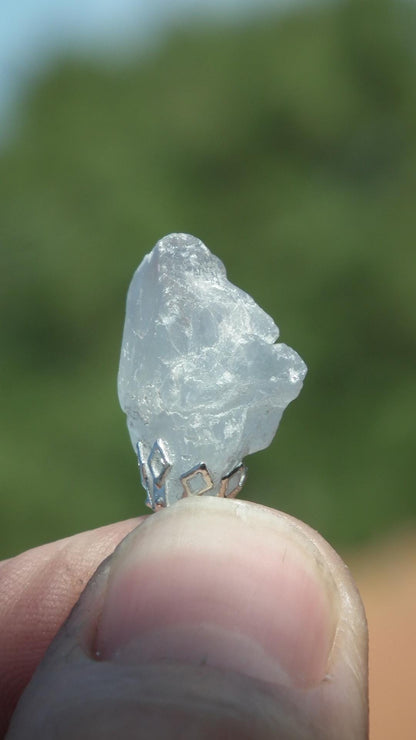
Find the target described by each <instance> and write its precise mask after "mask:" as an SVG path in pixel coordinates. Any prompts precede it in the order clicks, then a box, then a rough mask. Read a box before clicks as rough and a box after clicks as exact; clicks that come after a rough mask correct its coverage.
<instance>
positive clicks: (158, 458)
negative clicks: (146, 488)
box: [147, 439, 172, 488]
mask: <svg viewBox="0 0 416 740" xmlns="http://www.w3.org/2000/svg"><path fill="white" fill-rule="evenodd" d="M147 462H148V465H149V468H150V472H151V474H152V478H153V483H154V484H155V486H157V488H162V487H163V483H164V480H165V478H166V476H167V474H168V472H169V470H170V469H171V467H172V465H171V463H170V462H169V458H168V453H167V450H166V447H165V443H164V442H163V440H162V439H157V440H156V442H155V443H154V445H153V447H152V450H151V452H150V455H149V457H148V460H147Z"/></svg>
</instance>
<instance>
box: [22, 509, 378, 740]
mask: <svg viewBox="0 0 416 740" xmlns="http://www.w3.org/2000/svg"><path fill="white" fill-rule="evenodd" d="M366 661H367V633H366V622H365V616H364V613H363V609H362V605H361V602H360V599H359V596H358V593H357V591H356V589H355V587H354V585H353V583H352V580H351V577H350V575H349V573H348V570H347V569H346V567H345V566H344V564H343V563H342V562H341V561H340V559H339V558H338V556H337V555H336V554H335V553H334V551H333V550H332V549H331V548H330V546H329V545H328V544H327V543H325V542H324V540H323V539H322V538H321V537H320V536H319V535H318V534H317V533H316V532H314V531H312V530H311V529H310V528H308V527H307V526H306V525H303V524H301V523H300V522H297V521H296V520H294V519H292V518H291V517H288V516H286V515H284V514H281V513H278V512H275V511H273V510H270V509H266V508H265V507H261V506H256V505H254V504H248V503H246V502H243V501H229V500H221V499H215V498H208V497H206V498H194V499H185V500H183V501H182V502H180V503H179V504H177V505H175V506H174V507H172V508H170V509H165V510H162V511H160V512H158V513H157V514H155V515H154V516H152V517H150V518H148V519H146V520H145V521H143V522H142V523H141V524H140V525H139V527H138V528H137V529H136V530H134V531H133V532H132V533H131V534H130V535H129V536H128V537H127V538H126V539H125V540H124V541H123V542H122V543H121V545H120V546H119V548H118V549H117V550H116V552H115V554H114V555H113V556H112V557H111V558H110V559H108V560H107V561H106V563H105V564H103V565H102V566H101V568H100V569H99V570H98V572H97V573H96V574H95V576H94V577H93V579H92V580H91V582H90V584H89V586H88V588H87V589H86V591H85V592H84V594H83V595H82V597H81V599H80V601H79V603H78V605H77V607H76V609H75V610H74V611H73V613H72V615H71V616H70V618H69V620H68V621H67V623H66V624H65V626H64V628H63V629H62V630H61V631H60V633H59V635H58V636H57V638H56V640H55V641H54V643H53V644H52V645H51V648H50V649H49V650H48V652H47V655H46V657H45V660H44V661H43V663H42V664H41V666H40V667H39V669H38V671H37V672H36V674H35V676H34V678H33V680H32V682H31V684H30V685H29V686H28V688H27V690H26V692H25V693H24V695H23V697H22V700H21V702H20V703H19V706H18V708H17V711H16V713H15V716H14V718H13V720H12V724H11V728H10V732H9V735H8V738H10V740H13V739H14V738H19V739H21V738H41V737H48V738H52V739H53V738H55V737H58V736H59V738H63V739H64V740H69V739H72V738H88V737H91V736H92V734H91V733H93V735H94V736H97V737H98V736H99V737H101V738H110V737H111V738H112V737H122V738H123V739H129V738H133V737H134V738H135V737H137V736H138V735H139V736H140V737H155V738H159V737H160V738H176V737H190V738H191V737H192V738H205V737H206V738H208V737H210V738H212V737H215V738H222V737H224V738H225V737H226V738H234V737H235V738H253V737H256V738H260V739H261V738H286V739H288V740H289V739H291V738H293V739H294V738H296V739H297V740H299V739H300V738H304V739H305V740H306V739H308V740H310V739H311V738H320V740H325V739H328V740H329V738H337V740H347V739H349V738H351V739H352V738H354V740H362V739H363V738H365V737H366V736H367V668H366V666H367V662H366Z"/></svg>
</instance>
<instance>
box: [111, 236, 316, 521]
mask: <svg viewBox="0 0 416 740" xmlns="http://www.w3.org/2000/svg"><path fill="white" fill-rule="evenodd" d="M278 336H279V329H278V327H277V326H276V324H275V323H274V321H273V319H272V318H271V317H270V316H269V315H268V314H266V313H265V312H264V311H263V310H262V309H261V308H260V307H259V306H258V305H257V304H256V303H255V302H254V300H253V299H252V298H251V297H250V296H249V295H248V294H247V293H245V292H244V291H243V290H240V288H237V287H236V286H235V285H233V284H232V283H230V282H229V281H228V280H227V274H226V271H225V267H224V265H223V264H222V262H221V261H220V260H219V259H218V258H217V257H215V256H214V255H213V254H211V252H210V251H209V249H208V248H207V247H206V246H205V244H203V243H202V242H201V241H200V240H199V239H197V238H195V237H194V236H190V235H189V234H169V235H168V236H165V237H164V238H163V239H161V240H160V241H158V242H157V244H156V246H155V247H154V249H153V250H152V252H151V253H150V254H148V255H146V256H145V258H144V259H143V261H142V263H141V264H140V266H139V267H138V269H137V270H136V272H135V274H134V276H133V280H132V282H131V284H130V288H129V291H128V296H127V308H126V320H125V326H124V334H123V343H122V349H121V358H120V368H119V374H118V392H119V398H120V404H121V407H122V409H123V411H124V412H125V413H126V415H127V425H128V429H129V433H130V437H131V441H132V444H133V447H134V450H135V452H136V454H137V456H138V462H139V467H140V474H141V480H142V484H143V486H144V488H145V489H146V493H147V499H146V503H147V504H148V505H149V506H150V507H151V508H153V509H158V508H160V507H161V506H166V505H171V504H173V503H175V502H176V501H178V500H179V499H181V498H183V497H184V496H198V495H209V496H224V497H231V496H235V495H236V494H237V493H238V492H239V491H240V489H241V487H242V485H243V483H244V480H245V476H246V468H245V466H244V464H243V458H244V457H245V456H246V455H248V454H250V453H252V452H256V451H257V450H261V449H264V448H265V447H267V446H268V445H269V444H270V442H271V441H272V439H273V437H274V435H275V433H276V430H277V427H278V425H279V422H280V419H281V416H282V413H283V411H284V409H285V408H286V406H287V405H288V404H289V403H290V401H292V400H293V399H294V398H296V396H297V395H298V394H299V392H300V390H301V388H302V382H303V379H304V377H305V374H306V365H305V363H304V362H303V360H302V359H301V358H300V357H299V355H298V354H297V353H296V352H295V351H294V350H293V349H291V348H290V347H288V346H287V345H286V344H281V343H278V342H277V339H278Z"/></svg>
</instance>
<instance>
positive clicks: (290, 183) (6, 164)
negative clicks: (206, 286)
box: [0, 0, 416, 556]
mask: <svg viewBox="0 0 416 740" xmlns="http://www.w3.org/2000/svg"><path fill="white" fill-rule="evenodd" d="M414 21H415V18H414V15H413V13H412V12H411V8H410V7H409V5H405V4H404V5H402V4H401V3H398V2H385V1H384V0H377V2H371V1H370V0H369V1H368V2H366V1H365V0H364V1H363V0H360V2H358V0H356V1H354V0H353V1H352V2H348V3H337V4H336V5H334V6H331V7H326V8H325V7H322V8H315V9H313V10H311V9H309V10H303V11H302V12H300V11H298V12H297V13H292V14H291V15H287V16H284V17H282V18H271V19H267V20H266V21H265V20H264V19H263V20H259V21H258V22H257V23H256V24H253V23H251V24H250V26H247V27H239V28H237V29H234V30H230V29H229V28H227V30H225V29H222V28H221V27H216V28H213V27H210V28H208V29H207V28H206V29H202V28H199V29H188V30H186V31H180V30H177V31H176V32H175V33H174V34H173V35H172V36H171V37H170V38H168V39H166V40H165V42H164V44H163V46H162V48H159V49H158V50H157V52H154V53H153V54H152V55H148V56H147V57H146V58H145V59H142V60H141V61H137V62H134V63H131V64H130V65H129V66H126V67H123V68H109V69H103V68H98V67H93V66H91V64H87V63H82V62H74V61H73V60H72V61H66V62H63V63H62V64H61V65H60V66H59V68H55V69H54V71H53V72H52V73H51V74H50V76H49V77H48V79H46V80H44V82H43V83H42V85H41V86H40V88H38V89H37V90H36V91H35V92H34V93H33V95H32V98H31V99H30V101H29V102H28V103H27V106H26V109H25V111H24V125H23V128H22V130H21V132H20V134H19V135H18V136H17V137H16V140H15V141H14V143H13V145H11V146H9V147H8V149H7V150H5V151H3V153H2V155H1V157H0V244H1V247H0V249H1V274H2V276H1V290H0V311H1V316H2V352H1V373H2V385H3V393H2V425H1V439H0V458H1V466H0V468H1V469H0V481H1V504H0V506H1V508H0V522H1V543H0V549H1V553H0V554H1V555H3V556H7V555H10V554H13V553H15V552H18V551H19V550H20V549H23V548H26V547H28V546H32V545H36V544H39V543H41V542H44V541H47V540H50V539H54V538H57V537H62V536H64V535H67V534H71V533H74V532H76V531H78V530H82V529H86V528H90V527H95V526H98V525H101V524H103V523H107V522H110V521H113V520H116V519H118V518H123V517H128V516H134V515H136V514H138V513H143V512H144V505H143V501H144V492H143V491H142V489H141V487H140V483H139V476H138V472H137V469H136V463H135V458H134V454H133V451H132V449H131V446H130V442H129V439H128V434H127V430H126V426H125V419H124V417H123V415H122V413H121V411H120V409H119V407H118V401H117V396H116V373H117V365H118V354H119V346H120V341H121V332H122V325H123V314H124V302H125V294H126V290H127V286H128V282H129V280H130V278H131V276H132V273H133V271H134V269H135V268H136V266H137V264H138V263H139V262H140V260H141V259H142V257H143V255H144V254H145V253H146V252H147V251H149V250H150V249H151V247H152V246H153V244H154V243H155V241H156V240H157V239H158V238H159V237H161V236H162V235H163V234H165V233H169V232H171V231H187V232H190V233H194V234H196V235H197V236H199V237H200V238H202V239H203V240H204V241H205V242H206V243H207V244H208V246H209V247H210V248H211V249H212V250H213V251H214V252H216V253H217V254H218V255H219V256H220V257H221V258H222V259H223V261H224V262H225V264H226V266H227V268H228V273H229V276H230V279H231V280H232V281H233V282H235V283H237V284H238V285H239V286H241V287H242V288H244V289H245V290H247V291H248V292H249V293H250V294H252V295H253V297H254V298H255V299H256V300H257V301H258V302H259V303H260V305H262V306H263V307H264V308H265V309H266V310H267V311H268V312H269V313H270V314H272V316H273V317H275V318H276V319H277V321H278V324H279V326H280V327H281V336H282V340H283V341H287V342H288V343H289V344H290V345H291V346H293V347H294V348H295V349H297V350H298V351H299V352H300V354H301V355H302V357H303V358H304V359H305V360H306V362H307V364H308V365H309V375H308V377H307V381H306V384H305V387H304V390H303V392H302V394H301V396H300V399H299V400H298V401H297V402H296V403H295V404H294V405H293V406H291V407H290V408H289V409H288V411H287V412H286V414H285V417H284V419H283V422H282V425H281V427H280V429H279V432H278V435H277V439H276V440H275V441H274V443H273V444H272V446H271V447H270V448H269V449H268V450H267V451H265V452H262V453H259V454H258V455H255V456H253V457H252V458H250V459H249V460H248V461H247V462H248V464H249V471H250V478H249V483H248V484H247V487H246V490H245V492H244V495H245V496H246V497H249V498H252V499H254V500H258V501H261V502H264V503H267V504H270V505H272V506H276V507H278V508H281V509H283V510H285V511H288V512H290V513H292V514H294V515H296V516H298V517H301V518H302V519H305V520H306V521H307V522H309V523H310V524H312V525H313V526H315V527H317V528H319V529H320V530H321V531H322V532H323V533H324V535H326V536H327V537H329V539H330V540H331V541H332V542H334V543H335V544H336V545H337V546H346V545H351V544H353V543H355V542H358V541H360V540H362V539H364V538H367V537H369V536H372V535H373V534H374V533H377V532H379V531H381V530H383V529H386V528H388V527H390V526H391V525H393V524H394V523H395V522H399V521H400V520H403V519H404V518H409V517H413V518H414V517H415V514H416V499H415V494H414V472H413V464H414V456H415V452H414V425H415V417H416V399H415V392H414V377H415V360H416V346H415V331H416V311H415V269H416V252H415V234H416V208H415V194H416V60H415V52H414V38H415V36H414V33H415V23H414Z"/></svg>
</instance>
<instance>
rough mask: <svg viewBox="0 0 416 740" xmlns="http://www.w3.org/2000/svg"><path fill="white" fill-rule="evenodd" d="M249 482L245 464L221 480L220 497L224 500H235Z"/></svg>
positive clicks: (238, 466) (241, 464)
mask: <svg viewBox="0 0 416 740" xmlns="http://www.w3.org/2000/svg"><path fill="white" fill-rule="evenodd" d="M246 480H247V468H246V466H245V465H244V463H240V464H239V465H237V467H236V468H234V470H232V471H231V473H228V475H225V476H224V478H221V487H220V492H219V494H218V495H219V496H222V497H224V498H235V497H236V496H237V495H238V494H239V493H240V491H241V489H242V487H243V486H244V483H245V482H246Z"/></svg>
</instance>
